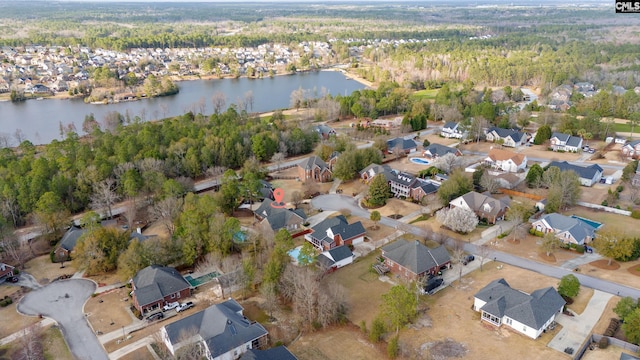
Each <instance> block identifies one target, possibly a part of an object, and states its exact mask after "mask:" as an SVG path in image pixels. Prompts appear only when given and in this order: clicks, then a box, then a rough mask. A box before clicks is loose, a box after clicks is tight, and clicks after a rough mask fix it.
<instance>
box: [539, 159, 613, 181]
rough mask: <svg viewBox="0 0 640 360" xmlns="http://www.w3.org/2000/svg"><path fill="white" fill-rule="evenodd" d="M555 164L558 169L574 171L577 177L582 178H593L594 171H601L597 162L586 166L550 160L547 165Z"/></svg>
mask: <svg viewBox="0 0 640 360" xmlns="http://www.w3.org/2000/svg"><path fill="white" fill-rule="evenodd" d="M552 166H556V167H558V168H559V169H560V171H568V170H571V171H574V172H575V173H576V174H578V176H579V177H581V178H583V179H593V177H594V176H595V175H596V173H598V172H600V173H602V171H603V170H602V168H601V167H600V166H599V165H598V164H592V165H588V166H580V165H574V164H571V163H569V162H567V161H552V162H551V163H550V164H549V167H552Z"/></svg>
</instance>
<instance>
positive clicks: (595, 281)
mask: <svg viewBox="0 0 640 360" xmlns="http://www.w3.org/2000/svg"><path fill="white" fill-rule="evenodd" d="M311 205H312V206H313V207H315V208H317V209H322V210H334V211H339V210H341V209H347V210H349V211H351V213H352V214H353V215H356V216H359V217H363V218H366V219H368V218H369V211H367V210H365V209H362V208H360V207H359V206H358V204H357V203H356V200H355V199H354V198H352V197H350V196H346V195H334V194H330V195H320V196H318V197H316V198H314V199H312V200H311ZM380 223H381V224H384V225H386V226H391V227H393V228H396V229H397V228H401V229H402V230H403V231H405V232H409V233H411V234H414V235H416V236H421V237H424V236H426V235H427V233H426V231H425V230H424V229H422V228H419V227H417V226H413V225H409V224H405V223H402V222H400V221H397V220H394V219H391V218H388V217H385V216H383V217H382V218H381V220H380ZM464 250H465V251H467V252H469V253H472V254H478V253H479V251H478V245H475V244H473V243H464ZM490 257H493V258H494V259H495V260H496V261H501V262H503V263H505V264H509V265H513V266H517V267H520V268H523V269H527V270H531V271H535V272H537V273H540V274H542V275H545V276H550V277H554V278H557V279H559V278H561V277H563V276H565V275H567V274H571V273H573V274H574V275H575V276H576V277H577V278H578V279H579V280H580V284H581V285H583V286H586V287H590V288H593V289H596V290H600V291H604V292H606V293H609V294H613V295H619V296H631V297H633V298H634V299H635V298H640V290H639V289H636V288H633V287H629V286H625V285H620V284H617V283H614V282H611V281H607V280H602V279H599V278H595V277H592V276H588V275H584V274H580V273H579V272H572V271H569V270H567V269H563V268H560V267H556V266H550V265H546V264H543V263H539V262H535V261H531V260H529V259H525V258H520V257H517V256H514V255H511V254H508V253H505V252H502V251H497V250H493V251H492V252H491V256H490Z"/></svg>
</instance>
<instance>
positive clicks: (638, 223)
mask: <svg viewBox="0 0 640 360" xmlns="http://www.w3.org/2000/svg"><path fill="white" fill-rule="evenodd" d="M565 215H578V216H581V217H584V218H587V219H591V220H596V221H598V222H600V223H603V224H604V226H603V227H602V229H605V228H609V229H620V230H623V231H624V232H625V233H626V234H627V235H629V236H633V237H640V220H638V219H634V218H632V217H629V216H624V215H618V214H614V213H609V212H604V211H596V210H593V209H588V208H585V207H582V206H575V207H573V208H571V209H569V210H568V211H567V212H565Z"/></svg>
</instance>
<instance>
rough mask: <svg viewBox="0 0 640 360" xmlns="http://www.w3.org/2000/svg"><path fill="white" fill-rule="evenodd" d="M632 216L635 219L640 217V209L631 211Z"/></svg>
mask: <svg viewBox="0 0 640 360" xmlns="http://www.w3.org/2000/svg"><path fill="white" fill-rule="evenodd" d="M631 217H632V218H634V219H640V210H633V211H632V212H631Z"/></svg>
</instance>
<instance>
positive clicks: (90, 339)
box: [18, 279, 108, 360]
mask: <svg viewBox="0 0 640 360" xmlns="http://www.w3.org/2000/svg"><path fill="white" fill-rule="evenodd" d="M95 290H96V284H95V283H93V282H92V281H89V280H84V279H69V280H60V281H55V282H53V283H51V284H49V285H47V286H44V287H41V288H39V289H36V290H33V291H31V292H30V293H28V294H27V295H26V296H25V297H23V298H22V300H21V301H20V303H18V311H19V312H20V313H23V314H26V315H35V316H37V315H43V316H46V317H48V318H52V319H53V320H55V321H56V322H57V323H58V325H59V326H60V329H61V330H62V334H63V335H64V338H65V340H66V341H67V344H68V345H69V349H70V350H71V353H72V354H73V355H74V356H75V357H76V358H77V359H91V360H103V359H104V360H107V359H108V356H107V354H106V353H105V351H104V348H103V347H102V345H100V342H98V338H97V337H96V336H95V334H94V333H93V331H92V330H91V328H90V327H89V323H88V322H87V320H86V319H85V316H84V313H83V309H84V304H85V303H86V301H87V299H89V297H90V296H91V294H93V293H94V292H95Z"/></svg>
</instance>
